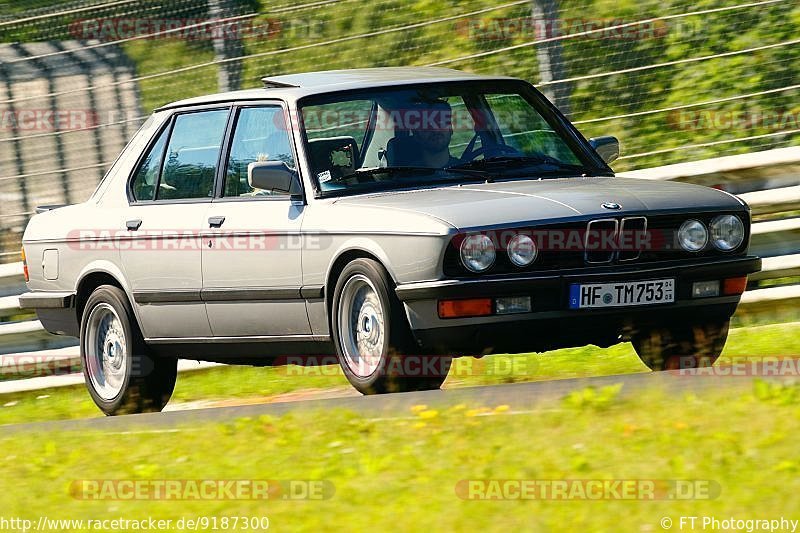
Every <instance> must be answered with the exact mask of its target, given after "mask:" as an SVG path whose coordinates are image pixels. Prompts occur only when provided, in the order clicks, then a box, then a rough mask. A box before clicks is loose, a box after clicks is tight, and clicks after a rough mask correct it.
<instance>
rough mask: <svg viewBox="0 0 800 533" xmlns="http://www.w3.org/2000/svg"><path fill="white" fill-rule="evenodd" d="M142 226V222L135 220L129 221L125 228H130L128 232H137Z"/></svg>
mask: <svg viewBox="0 0 800 533" xmlns="http://www.w3.org/2000/svg"><path fill="white" fill-rule="evenodd" d="M141 225H142V220H141V219H139V218H137V219H135V220H129V221H127V222H126V223H125V227H126V228H128V231H136V230H138V229H139V227H140V226H141Z"/></svg>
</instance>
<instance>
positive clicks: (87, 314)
mask: <svg viewBox="0 0 800 533" xmlns="http://www.w3.org/2000/svg"><path fill="white" fill-rule="evenodd" d="M80 345H81V364H82V366H83V376H84V378H85V381H86V386H87V388H88V389H89V394H90V395H91V397H92V400H94V403H95V404H96V405H97V406H98V407H99V408H100V410H101V411H103V413H105V414H106V415H120V414H131V413H145V412H158V411H161V410H162V409H163V408H164V406H165V405H167V402H168V401H169V399H170V397H171V396H172V392H173V390H174V389H175V380H176V378H177V373H178V360H177V359H173V358H160V357H155V356H153V355H152V353H151V352H150V350H149V348H148V347H147V345H146V344H145V342H144V338H143V337H142V333H141V331H140V329H139V326H138V324H137V323H136V317H135V316H134V314H133V310H132V309H131V305H130V302H129V301H128V298H127V296H126V295H125V293H124V292H123V291H122V289H120V288H119V287H115V286H113V285H102V286H100V287H98V288H97V289H95V290H94V292H92V294H91V295H90V296H89V299H88V301H87V302H86V306H85V307H84V310H83V316H82V317H81V331H80Z"/></svg>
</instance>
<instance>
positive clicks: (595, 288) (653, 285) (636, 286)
mask: <svg viewBox="0 0 800 533" xmlns="http://www.w3.org/2000/svg"><path fill="white" fill-rule="evenodd" d="M674 301H675V280H674V279H651V280H645V281H628V282H622V283H589V284H587V283H573V284H571V285H570V286H569V308H570V309H585V308H591V307H623V306H627V305H652V304H663V303H670V302H674Z"/></svg>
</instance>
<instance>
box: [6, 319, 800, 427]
mask: <svg viewBox="0 0 800 533" xmlns="http://www.w3.org/2000/svg"><path fill="white" fill-rule="evenodd" d="M799 354H800V326H798V324H797V323H790V324H772V325H765V326H758V327H749V328H739V329H734V330H732V331H731V334H730V338H729V340H728V344H727V346H726V350H725V352H724V354H723V356H724V357H725V356H732V355H736V356H741V355H799ZM646 371H647V368H646V367H645V366H644V365H643V364H642V363H641V362H640V361H639V359H638V358H637V357H636V355H635V353H634V352H633V349H632V348H631V345H630V344H628V343H625V344H618V345H616V346H612V347H611V348H607V349H601V348H597V347H594V346H588V347H584V348H570V349H565V350H557V351H553V352H546V353H542V354H523V355H513V356H511V355H496V356H489V357H485V358H483V359H480V360H477V359H473V358H464V359H459V360H456V361H455V362H454V366H453V368H452V369H451V371H450V375H449V377H448V379H447V381H446V382H445V388H455V387H468V386H476V385H484V384H493V383H512V382H519V381H537V380H546V379H561V378H573V377H584V376H602V375H614V374H626V373H632V372H646ZM330 389H340V390H342V391H349V390H350V386H349V384H348V383H347V381H346V380H345V378H344V377H343V376H342V374H341V371H340V370H339V368H338V367H336V366H328V367H305V368H303V367H296V366H289V367H274V368H272V367H268V368H255V367H219V368H214V369H209V370H201V371H195V372H191V373H185V374H181V375H180V376H179V377H178V384H177V387H176V390H175V394H174V395H173V398H172V400H171V404H178V403H182V402H196V401H208V400H224V399H240V400H241V401H253V402H257V401H268V400H274V399H276V397H278V396H279V395H282V394H288V393H297V394H305V393H308V392H313V391H320V390H330ZM278 399H279V398H278ZM99 416H101V414H100V412H99V410H98V409H97V408H96V407H95V405H94V404H93V403H92V401H91V399H90V398H89V395H88V393H87V392H86V390H85V389H84V387H83V386H75V387H64V388H58V389H48V390H43V391H34V392H25V393H15V394H4V395H0V425H1V424H14V423H21V422H33V421H40V420H57V419H67V418H87V417H99Z"/></svg>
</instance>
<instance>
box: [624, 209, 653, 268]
mask: <svg viewBox="0 0 800 533" xmlns="http://www.w3.org/2000/svg"><path fill="white" fill-rule="evenodd" d="M646 238H647V218H645V217H625V218H623V219H622V222H620V225H619V237H618V239H617V242H618V243H619V252H618V254H617V259H619V260H620V261H635V260H637V259H639V257H640V256H641V255H642V248H643V247H644V243H645V242H647V241H646Z"/></svg>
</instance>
